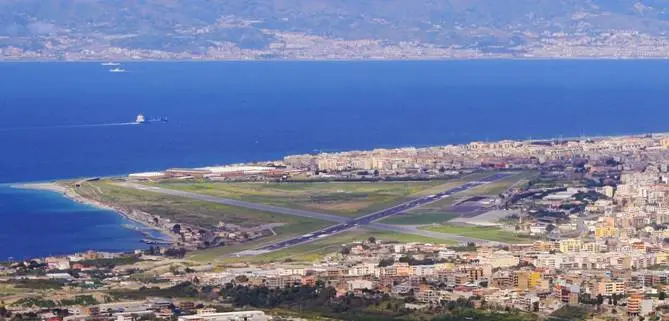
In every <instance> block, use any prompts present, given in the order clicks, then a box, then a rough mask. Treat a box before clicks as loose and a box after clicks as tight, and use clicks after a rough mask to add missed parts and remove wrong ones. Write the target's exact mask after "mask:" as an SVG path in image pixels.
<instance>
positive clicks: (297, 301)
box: [221, 282, 337, 308]
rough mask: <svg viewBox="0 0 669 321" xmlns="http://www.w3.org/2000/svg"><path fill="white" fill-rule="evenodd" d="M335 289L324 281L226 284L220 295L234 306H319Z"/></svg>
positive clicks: (324, 303)
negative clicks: (311, 283)
mask: <svg viewBox="0 0 669 321" xmlns="http://www.w3.org/2000/svg"><path fill="white" fill-rule="evenodd" d="M336 294H337V291H336V290H335V289H334V288H333V287H330V286H326V285H325V284H324V283H322V282H319V283H317V284H316V285H315V286H309V285H302V286H294V287H285V288H267V287H249V286H243V285H237V286H235V285H233V284H230V283H229V284H226V286H225V287H224V288H223V289H222V290H221V295H222V296H224V297H226V298H228V299H229V300H230V301H231V302H232V303H234V304H235V305H236V306H240V307H244V306H252V307H256V308H276V307H294V306H301V307H302V306H311V307H320V306H324V305H326V304H328V303H329V302H330V300H331V299H333V298H334V297H335V295H336Z"/></svg>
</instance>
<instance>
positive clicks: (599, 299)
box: [597, 294, 604, 305]
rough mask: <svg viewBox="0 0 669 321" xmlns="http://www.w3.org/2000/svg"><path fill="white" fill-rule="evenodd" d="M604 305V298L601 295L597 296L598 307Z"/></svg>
mask: <svg viewBox="0 0 669 321" xmlns="http://www.w3.org/2000/svg"><path fill="white" fill-rule="evenodd" d="M602 303H604V297H603V296H602V295H601V294H597V305H602Z"/></svg>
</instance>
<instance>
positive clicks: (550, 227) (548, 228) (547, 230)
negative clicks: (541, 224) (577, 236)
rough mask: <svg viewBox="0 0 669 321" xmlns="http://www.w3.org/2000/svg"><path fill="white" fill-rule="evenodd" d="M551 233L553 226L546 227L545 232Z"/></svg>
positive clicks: (553, 229)
mask: <svg viewBox="0 0 669 321" xmlns="http://www.w3.org/2000/svg"><path fill="white" fill-rule="evenodd" d="M553 231H555V225H553V224H548V225H546V232H548V233H550V232H553Z"/></svg>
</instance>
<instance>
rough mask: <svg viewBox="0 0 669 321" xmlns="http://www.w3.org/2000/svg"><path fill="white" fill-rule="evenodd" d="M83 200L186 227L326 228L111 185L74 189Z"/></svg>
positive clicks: (310, 221) (315, 223)
mask: <svg viewBox="0 0 669 321" xmlns="http://www.w3.org/2000/svg"><path fill="white" fill-rule="evenodd" d="M77 192H78V193H80V194H81V195H82V196H85V197H88V198H92V199H95V200H98V201H100V202H102V203H105V204H113V205H115V206H118V207H122V208H127V209H135V210H140V211H144V212H147V213H151V214H154V215H159V216H160V217H162V218H168V219H171V220H173V221H178V222H182V223H187V224H193V225H198V226H214V225H217V224H218V223H219V222H225V223H229V224H236V225H239V226H242V227H255V226H258V225H261V224H268V223H284V224H286V225H285V226H282V227H279V228H276V229H275V231H276V232H277V233H281V231H284V230H295V231H298V232H302V231H310V230H314V229H318V228H321V227H323V226H327V225H328V223H327V222H323V221H320V220H315V219H306V218H302V217H295V216H289V215H281V214H276V213H269V212H262V211H257V210H252V209H247V208H241V207H235V206H228V205H223V204H217V203H209V202H202V201H197V200H192V199H188V198H182V197H177V196H171V195H164V194H158V193H152V192H149V191H140V190H136V189H128V188H123V187H120V186H118V185H114V184H113V183H111V182H106V181H102V182H95V183H86V184H84V185H83V186H82V187H80V188H78V189H77Z"/></svg>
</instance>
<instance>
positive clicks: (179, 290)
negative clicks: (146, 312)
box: [110, 282, 200, 300]
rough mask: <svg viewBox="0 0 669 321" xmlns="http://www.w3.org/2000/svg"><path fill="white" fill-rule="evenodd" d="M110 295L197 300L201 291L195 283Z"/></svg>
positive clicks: (114, 292)
mask: <svg viewBox="0 0 669 321" xmlns="http://www.w3.org/2000/svg"><path fill="white" fill-rule="evenodd" d="M110 294H111V295H112V296H114V297H116V298H120V299H130V300H142V299H145V298H147V297H167V298H196V297H199V295H200V291H199V289H198V287H197V286H196V285H194V284H193V283H191V282H183V283H180V284H177V285H175V286H173V287H170V288H164V289H161V288H159V287H150V288H149V287H141V288H139V289H138V290H121V291H113V292H111V293H110Z"/></svg>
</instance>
